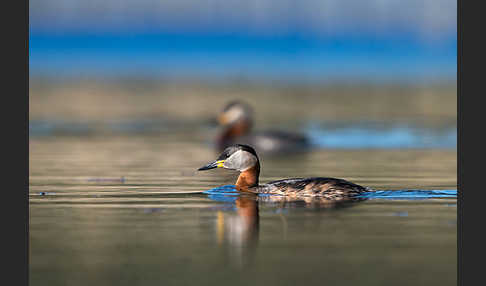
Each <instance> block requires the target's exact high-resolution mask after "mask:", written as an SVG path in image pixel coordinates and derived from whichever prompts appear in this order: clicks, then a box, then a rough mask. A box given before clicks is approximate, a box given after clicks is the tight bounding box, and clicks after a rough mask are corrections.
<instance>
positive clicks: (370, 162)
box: [29, 130, 457, 286]
mask: <svg viewBox="0 0 486 286" xmlns="http://www.w3.org/2000/svg"><path fill="white" fill-rule="evenodd" d="M456 155H457V154H456V150H455V149H424V150H420V149H409V150H400V149H388V150H387V149H375V150H360V149H356V150H332V149H318V150H315V151H312V152H309V153H306V154H302V155H298V156H282V157H279V158H275V157H263V158H261V159H262V172H261V179H260V181H261V182H263V183H264V182H267V181H270V180H275V179H281V178H288V177H307V176H331V177H339V178H345V179H347V180H350V181H353V182H355V183H358V184H361V185H364V186H369V187H372V188H374V189H387V190H390V189H392V190H393V189H425V190H430V189H434V190H441V189H443V190H450V189H456V188H457V186H456V185H457V180H456ZM216 156H217V153H216V152H215V151H214V150H212V148H211V147H210V145H209V144H208V139H207V134H205V132H204V131H197V130H186V131H180V132H166V133H162V134H160V136H149V135H138V136H136V135H133V134H131V135H95V136H59V137H56V136H44V137H31V139H30V154H29V157H30V159H29V160H30V198H29V200H30V227H29V236H30V247H29V251H30V257H29V268H30V276H29V279H30V285H300V284H302V285H325V284H328V285H441V286H443V285H455V284H456V276H457V273H456V254H457V246H456V237H457V235H456V231H457V225H456V212H457V207H456V199H455V198H441V199H427V200H384V199H375V200H367V201H362V202H357V203H354V204H350V205H344V206H342V207H332V206H319V205H315V204H312V203H309V202H307V203H306V202H300V203H282V202H276V203H275V202H274V203H271V202H266V201H264V200H255V199H254V198H252V197H249V198H248V197H240V198H238V200H237V201H236V202H224V201H218V200H214V199H212V198H211V197H210V196H208V195H205V194H196V193H194V194H187V193H188V192H200V191H205V190H208V189H211V188H214V187H217V186H221V185H227V184H233V183H234V181H235V178H236V174H234V173H232V172H231V171H228V170H220V169H217V170H213V171H212V172H196V171H195V170H196V169H197V168H198V167H200V166H202V165H203V164H204V163H206V162H209V161H211V160H213V159H215V158H216ZM177 193H179V194H177ZM181 193H184V194H181Z"/></svg>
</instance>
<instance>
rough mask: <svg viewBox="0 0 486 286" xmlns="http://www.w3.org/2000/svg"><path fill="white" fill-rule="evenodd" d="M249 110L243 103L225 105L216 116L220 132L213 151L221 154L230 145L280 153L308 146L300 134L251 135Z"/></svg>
mask: <svg viewBox="0 0 486 286" xmlns="http://www.w3.org/2000/svg"><path fill="white" fill-rule="evenodd" d="M252 116H253V111H252V109H251V107H250V106H249V105H247V104H245V103H242V102H239V101H235V102H231V103H229V104H228V105H227V106H226V107H225V108H224V109H223V111H222V112H221V114H220V115H219V122H220V124H221V132H220V134H219V135H218V137H217V139H216V145H217V148H218V149H219V150H220V151H222V150H224V149H225V148H227V147H229V146H232V145H234V144H237V143H238V144H245V145H250V146H253V147H255V148H256V149H257V150H258V151H259V152H262V153H264V154H269V153H284V152H294V151H303V150H306V149H308V148H309V147H311V142H310V140H309V139H308V138H307V137H306V136H305V135H303V134H300V133H297V132H289V131H283V130H265V131H257V132H252V131H251V129H252V127H253V118H252Z"/></svg>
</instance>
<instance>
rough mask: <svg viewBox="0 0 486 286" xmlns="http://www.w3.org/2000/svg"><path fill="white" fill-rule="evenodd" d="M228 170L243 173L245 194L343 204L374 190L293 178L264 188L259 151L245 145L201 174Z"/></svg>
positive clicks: (341, 182) (241, 183) (240, 181)
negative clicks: (302, 198) (308, 198)
mask: <svg viewBox="0 0 486 286" xmlns="http://www.w3.org/2000/svg"><path fill="white" fill-rule="evenodd" d="M214 168H224V169H230V170H237V171H239V172H240V175H239V176H238V180H237V181H236V189H237V190H238V191H241V192H250V193H257V194H260V193H265V194H279V195H285V196H304V197H309V196H310V197H321V198H324V199H329V200H343V199H346V198H350V197H353V196H357V195H360V194H362V193H364V192H367V191H371V189H369V188H366V187H362V186H360V185H357V184H354V183H351V182H348V181H346V180H343V179H336V178H323V177H313V178H292V179H284V180H278V181H272V182H269V183H266V184H262V185H260V184H259V183H258V177H259V175H260V161H259V159H258V156H257V154H256V152H255V150H254V149H253V148H252V147H250V146H248V145H243V144H236V145H233V146H230V147H228V148H226V149H225V150H224V151H223V153H222V154H221V155H220V156H219V157H218V159H217V160H216V161H213V162H211V163H209V164H207V165H205V166H203V167H201V168H199V169H198V171H204V170H210V169H214Z"/></svg>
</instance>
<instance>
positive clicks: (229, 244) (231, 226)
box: [217, 194, 365, 268]
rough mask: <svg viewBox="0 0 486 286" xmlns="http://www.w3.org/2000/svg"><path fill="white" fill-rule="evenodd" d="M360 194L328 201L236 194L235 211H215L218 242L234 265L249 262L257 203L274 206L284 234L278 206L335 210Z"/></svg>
mask: <svg viewBox="0 0 486 286" xmlns="http://www.w3.org/2000/svg"><path fill="white" fill-rule="evenodd" d="M364 200H365V199H364V198H352V199H351V198H350V199H349V200H345V201H332V200H327V199H319V198H311V197H307V198H302V197H288V196H258V195H255V194H239V195H238V196H237V197H236V200H234V206H235V210H236V211H235V212H223V211H218V214H217V237H218V245H219V246H220V247H224V248H225V249H227V250H228V253H229V256H230V260H231V263H232V264H233V265H235V266H236V267H238V268H243V267H245V268H246V267H248V266H250V265H251V264H252V263H253V260H254V257H255V254H256V250H257V248H258V241H259V231H260V216H259V204H264V205H265V206H268V207H270V208H272V207H275V208H276V213H278V214H279V215H280V217H281V219H282V225H283V229H284V233H283V235H284V238H285V237H286V229H287V221H286V218H285V216H284V215H283V214H282V211H281V210H282V209H295V208H305V209H311V210H314V211H325V210H337V209H342V208H347V207H351V206H354V205H356V204H357V203H358V202H361V201H364Z"/></svg>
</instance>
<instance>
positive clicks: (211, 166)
mask: <svg viewBox="0 0 486 286" xmlns="http://www.w3.org/2000/svg"><path fill="white" fill-rule="evenodd" d="M223 164H224V160H217V161H214V162H211V163H209V164H207V165H206V166H203V167H201V168H199V169H197V170H198V171H205V170H211V169H214V168H222V167H223Z"/></svg>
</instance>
